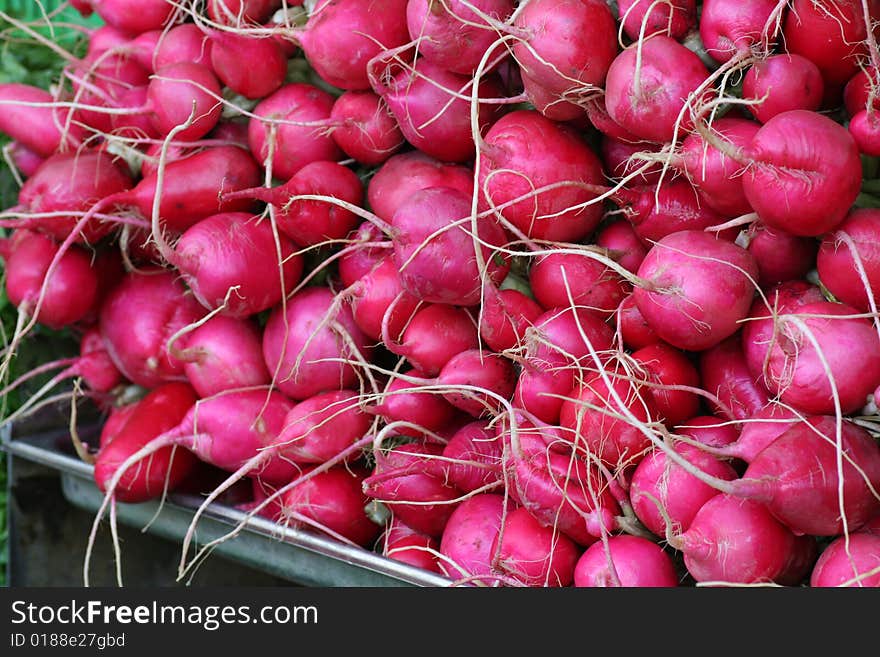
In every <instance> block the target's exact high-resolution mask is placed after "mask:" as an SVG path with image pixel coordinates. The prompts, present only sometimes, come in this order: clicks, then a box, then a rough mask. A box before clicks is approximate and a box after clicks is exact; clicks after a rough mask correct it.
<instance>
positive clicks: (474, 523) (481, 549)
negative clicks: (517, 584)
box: [440, 493, 509, 585]
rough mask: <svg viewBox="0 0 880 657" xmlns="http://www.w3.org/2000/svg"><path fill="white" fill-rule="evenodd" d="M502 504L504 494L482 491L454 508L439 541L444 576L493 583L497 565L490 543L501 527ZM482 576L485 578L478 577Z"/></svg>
mask: <svg viewBox="0 0 880 657" xmlns="http://www.w3.org/2000/svg"><path fill="white" fill-rule="evenodd" d="M505 506H507V501H506V500H505V498H504V496H503V495H496V494H494V493H481V494H479V495H474V496H473V497H469V498H468V499H466V500H464V501H463V502H462V503H461V504H459V505H458V506H457V507H456V509H455V510H454V511H453V512H452V514H451V515H450V516H449V521H448V522H447V523H446V527H445V528H444V529H443V535H442V538H441V540H440V553H441V555H442V557H441V559H440V568H441V569H442V570H443V572H444V573H445V574H446V576H447V577H451V578H452V579H453V580H457V579H462V578H471V577H472V578H474V581H476V582H482V583H483V584H485V585H491V584H493V583H494V577H493V576H494V575H495V573H496V572H497V568H496V552H495V551H494V550H493V545H494V541H495V539H496V538H497V536H498V534H499V533H500V532H501V529H502V523H503V521H504V518H505ZM507 513H508V517H509V511H507ZM481 576H482V577H485V579H482V580H481V579H480V577H481Z"/></svg>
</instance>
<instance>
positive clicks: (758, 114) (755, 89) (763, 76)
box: [743, 53, 824, 123]
mask: <svg viewBox="0 0 880 657" xmlns="http://www.w3.org/2000/svg"><path fill="white" fill-rule="evenodd" d="M823 91H824V82H823V80H822V73H821V72H820V71H819V67H817V66H816V65H815V64H814V63H813V62H811V61H810V60H809V59H807V58H806V57H802V56H801V55H795V54H789V53H783V54H779V55H772V56H770V57H768V58H767V59H765V60H763V61H760V62H756V63H755V64H753V65H752V67H751V68H750V69H749V70H748V72H747V73H746V76H745V78H743V98H745V99H747V100H752V101H755V102H754V104H750V105H748V108H749V111H750V112H751V113H752V115H753V116H754V117H755V118H756V119H758V121H760V122H761V123H766V122H767V121H769V120H770V119H772V118H773V117H774V116H776V115H777V114H780V113H782V112H787V111H789V110H794V109H804V110H812V111H816V110H818V109H819V108H820V107H821V105H822V94H823Z"/></svg>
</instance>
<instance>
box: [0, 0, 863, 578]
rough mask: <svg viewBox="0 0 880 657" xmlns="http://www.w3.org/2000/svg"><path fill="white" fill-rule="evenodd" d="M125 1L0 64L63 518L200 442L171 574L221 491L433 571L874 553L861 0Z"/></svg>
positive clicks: (770, 563)
mask: <svg viewBox="0 0 880 657" xmlns="http://www.w3.org/2000/svg"><path fill="white" fill-rule="evenodd" d="M140 5H142V6H141V7H139V8H138V10H134V9H129V8H128V5H127V4H126V3H124V2H118V1H116V0H113V1H111V0H104V1H102V2H98V1H97V0H93V1H91V2H77V3H75V6H76V7H78V8H80V10H81V11H83V12H91V11H94V12H96V13H97V14H98V15H99V16H100V17H101V18H103V19H104V21H105V22H106V23H107V25H106V26H105V27H103V28H101V29H99V30H95V31H92V32H91V33H89V35H88V44H87V50H86V52H85V53H63V52H59V55H61V56H63V58H64V64H65V69H64V75H63V77H62V78H61V79H60V80H58V83H57V85H55V86H53V88H52V89H51V91H50V90H48V89H47V90H43V89H38V88H36V87H31V86H28V85H21V84H6V85H0V105H2V106H3V110H2V111H0V131H2V132H3V133H4V134H6V135H8V137H9V138H10V139H11V140H13V143H12V145H11V146H10V147H9V148H8V149H6V152H7V153H8V155H9V157H8V158H6V159H7V161H8V162H10V163H11V164H12V165H14V166H15V167H16V168H15V174H16V176H18V178H19V180H20V182H21V188H20V192H19V196H18V200H17V202H16V203H13V204H10V206H9V207H8V208H6V209H5V210H4V212H3V213H2V215H0V225H2V227H3V229H4V230H5V231H7V232H9V231H11V234H10V235H4V237H3V239H2V240H0V256H2V259H3V261H4V263H5V267H6V279H5V282H6V291H7V294H8V297H9V299H10V301H11V302H12V303H13V304H14V305H15V306H16V307H17V310H18V323H17V325H16V330H15V332H14V335H13V336H12V338H11V340H10V342H9V345H8V347H7V348H6V350H5V351H4V353H3V359H2V361H0V363H2V370H0V374H3V375H4V377H5V376H6V374H7V373H8V370H9V365H10V363H11V362H12V359H13V358H14V356H15V352H16V350H17V347H18V346H19V345H20V344H21V342H22V341H23V340H26V339H28V336H29V333H30V331H31V330H33V328H34V327H35V326H37V325H43V326H46V327H49V328H51V329H54V330H63V331H68V332H71V333H73V334H75V335H76V336H77V337H81V338H82V349H81V353H80V354H79V355H78V356H76V357H71V358H70V359H63V360H60V361H53V362H47V363H43V364H41V365H40V366H38V367H35V368H33V370H32V371H31V372H27V373H25V374H24V375H23V376H21V377H19V378H18V379H17V380H13V381H10V382H6V383H5V384H4V385H5V388H4V390H3V393H4V394H5V392H7V391H10V390H12V389H14V388H17V387H19V386H21V385H22V384H24V383H25V382H27V381H30V380H31V379H34V378H36V377H38V376H40V375H41V374H45V373H47V372H49V371H52V370H58V372H57V373H56V374H55V376H54V378H52V379H51V380H50V381H49V382H48V383H46V384H45V385H43V386H42V388H41V389H40V390H39V391H38V393H37V394H36V395H34V397H33V398H32V399H31V400H29V401H28V402H27V403H26V404H25V405H24V407H23V409H22V410H20V411H19V412H18V413H17V414H16V415H14V416H12V417H11V418H8V419H7V421H9V420H11V419H17V418H18V417H21V416H22V415H24V414H26V413H28V412H34V409H36V408H39V407H40V403H41V400H42V399H43V396H44V395H45V394H46V392H47V391H48V390H50V389H52V388H53V387H54V386H56V385H59V384H60V382H61V381H63V380H65V379H67V378H71V377H78V378H80V379H82V381H83V383H84V386H85V390H83V391H80V392H79V394H81V395H84V396H87V397H89V398H91V399H93V400H94V401H96V402H98V403H99V405H100V407H101V409H102V410H103V411H104V412H106V413H108V418H107V425H106V426H107V427H108V428H107V431H106V439H105V440H103V441H102V444H101V446H100V450H99V451H98V452H97V455H88V454H87V453H85V452H82V451H81V453H82V454H83V455H84V456H88V457H89V458H97V462H96V468H95V473H96V481H97V482H98V483H99V485H100V487H101V489H102V490H103V491H104V492H105V495H106V498H105V504H104V505H103V507H102V509H101V512H100V513H99V514H98V515H97V516H96V518H95V525H94V532H93V535H92V537H91V540H94V538H95V536H96V534H97V530H98V528H99V527H100V524H101V522H102V519H103V514H104V511H105V510H107V509H110V514H111V524H113V525H114V527H115V518H116V515H115V514H116V508H117V506H116V505H117V504H124V503H128V502H131V501H142V500H145V499H150V498H156V497H161V496H163V495H165V494H166V493H173V490H174V489H175V487H176V486H178V485H183V484H181V482H182V481H183V480H184V479H185V477H187V476H189V475H187V472H189V471H191V470H194V469H193V464H198V463H200V462H202V463H206V464H209V465H210V466H211V467H212V468H214V470H213V471H214V472H215V473H217V472H221V473H224V474H223V475H222V476H220V478H219V479H217V480H216V481H213V483H212V484H211V486H212V489H211V490H209V491H204V492H205V493H206V494H205V496H204V498H203V500H202V502H201V505H200V507H199V508H198V510H197V511H196V513H195V514H194V516H193V519H192V523H191V525H190V527H189V529H188V531H187V533H186V536H185V537H184V540H183V545H182V550H181V560H180V569H179V573H178V576H179V577H180V578H181V579H185V578H188V577H191V576H192V575H193V573H194V572H195V569H196V567H197V566H198V565H199V563H200V562H201V560H202V559H204V558H205V557H206V556H207V555H208V554H210V551H211V549H212V548H213V547H214V546H215V545H217V544H218V543H219V542H221V541H223V540H226V538H228V537H220V538H218V539H215V540H214V541H212V542H210V543H207V544H204V545H201V544H198V542H197V540H196V539H197V529H198V526H199V521H200V519H201V517H202V516H203V514H204V513H205V512H206V511H208V510H209V509H210V508H211V506H212V505H213V504H216V503H219V501H220V500H222V499H224V498H223V496H224V495H225V494H227V493H228V492H229V491H230V490H236V491H238V490H244V491H253V497H252V499H251V500H250V501H248V502H246V503H244V504H242V505H241V508H242V509H246V510H247V512H248V514H259V515H261V516H263V517H265V518H269V519H271V520H273V521H275V522H278V523H281V524H284V525H287V526H291V527H294V528H296V529H298V530H302V531H307V532H317V533H319V534H321V535H322V536H324V537H328V538H329V539H331V540H336V541H339V542H340V543H342V544H345V545H347V547H348V548H349V549H357V550H372V551H375V552H378V553H381V554H384V555H385V556H387V557H388V558H389V559H392V560H397V561H400V562H403V563H407V564H410V565H415V566H417V567H421V568H424V569H425V570H426V571H430V572H433V573H441V574H443V575H444V576H446V577H447V578H449V580H450V583H452V584H456V585H462V586H464V585H467V586H493V587H494V586H547V587H551V586H552V587H559V586H679V585H684V586H695V585H710V584H711V585H714V586H723V585H743V584H748V585H774V586H776V585H782V586H809V585H812V586H829V585H834V586H837V585H843V586H877V585H878V578H877V574H876V573H877V564H876V552H877V542H876V540H875V539H876V531H875V529H876V527H875V525H876V524H877V518H878V516H880V444H878V437H880V414H878V411H877V406H878V403H880V401H878V400H877V399H875V395H876V394H878V392H877V391H878V390H880V315H878V295H880V292H878V288H880V273H878V272H880V267H878V262H880V256H878V254H877V252H876V250H877V247H876V246H875V242H876V241H877V240H876V236H877V235H878V227H880V215H878V214H877V213H878V210H877V208H880V194H878V195H877V196H875V194H876V193H878V192H880V177H878V178H876V179H875V177H876V176H878V175H880V161H878V160H877V159H876V156H878V155H880V127H878V126H880V120H878V119H877V118H876V116H875V112H876V111H877V109H878V108H880V103H878V102H876V101H875V95H876V89H877V86H878V82H880V77H878V75H880V74H878V71H880V49H878V46H877V43H876V40H875V37H874V30H873V29H872V28H871V26H872V25H873V24H874V22H876V20H877V19H880V5H878V3H876V2H874V1H873V0H870V1H869V0H821V1H811V2H800V1H799V0H795V2H793V3H787V2H784V1H780V0H750V1H749V2H732V1H730V0H713V1H712V2H710V1H709V0H705V1H704V2H687V1H683V0H681V1H679V0H676V1H674V2H649V1H648V0H635V1H627V2H623V1H621V2H618V3H616V7H615V9H616V13H615V11H614V10H612V9H609V6H608V4H607V3H603V2H599V1H598V0H530V1H528V2H526V1H516V0H468V1H465V0H433V1H431V2H427V1H425V0H409V1H406V0H394V1H393V2H382V3H379V2H363V1H362V0H313V1H307V2H284V3H282V2H280V1H275V0H212V1H211V2H207V3H202V2H172V1H171V0H167V1H166V0H150V2H143V3H140ZM43 20H45V19H43ZM25 34H27V35H28V36H29V37H30V38H36V37H39V34H40V33H39V32H38V31H34V30H31V31H29V32H25ZM35 35H36V37H35ZM820 43H821V44H822V46H821V48H820V47H818V46H817V45H816V44H820ZM47 45H49V46H51V47H53V49H54V50H56V51H58V50H59V48H58V46H57V45H56V44H47ZM257 60H258V61H259V62H260V65H259V66H255V65H254V62H255V61H257ZM740 82H741V84H740ZM131 384H134V385H136V386H139V387H140V388H141V389H142V393H143V394H144V395H145V396H144V397H143V399H142V400H141V401H139V402H137V404H136V405H126V406H120V403H121V400H123V399H125V396H124V394H123V391H124V390H125V389H126V387H127V386H130V385H131ZM77 390H79V387H77ZM165 407H168V410H167V411H163V410H161V409H164V408H165ZM156 409H160V410H156ZM172 457H173V458H172ZM193 476H194V475H193ZM249 494H250V493H249ZM240 529H241V528H240V527H236V528H235V529H234V530H233V532H231V533H230V535H232V534H234V533H235V532H237V531H240ZM756 546H760V549H756ZM85 574H86V578H88V563H87V564H86V571H85ZM121 575H122V567H121V565H119V569H118V576H119V579H120V582H121Z"/></svg>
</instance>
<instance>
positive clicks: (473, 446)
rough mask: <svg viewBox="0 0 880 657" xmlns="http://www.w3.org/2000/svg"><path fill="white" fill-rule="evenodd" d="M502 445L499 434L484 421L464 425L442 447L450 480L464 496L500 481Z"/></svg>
mask: <svg viewBox="0 0 880 657" xmlns="http://www.w3.org/2000/svg"><path fill="white" fill-rule="evenodd" d="M503 447H504V446H503V444H502V441H501V438H500V437H499V435H498V431H497V430H496V429H494V428H492V427H491V426H490V425H489V423H488V422H487V421H485V420H476V421H474V422H470V423H468V424H466V425H464V426H463V427H462V428H461V429H459V430H458V431H456V432H455V434H453V436H452V438H450V439H449V442H448V443H446V446H445V447H444V448H443V456H444V457H445V458H447V459H450V461H449V464H448V466H447V467H448V469H449V480H450V481H451V482H452V483H453V484H455V486H456V487H457V488H458V489H459V490H462V491H464V492H466V493H472V492H474V491H478V490H481V489H484V487H486V486H489V485H491V484H495V483H499V484H500V483H501V482H502V474H501V460H502V457H503V453H502V450H503Z"/></svg>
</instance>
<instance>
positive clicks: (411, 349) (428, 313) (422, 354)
mask: <svg viewBox="0 0 880 657" xmlns="http://www.w3.org/2000/svg"><path fill="white" fill-rule="evenodd" d="M387 318H388V313H386V319H387ZM402 319H404V318H402ZM383 342H384V344H385V346H386V347H387V348H388V349H389V350H390V351H391V352H392V353H395V354H397V355H398V356H403V357H404V358H406V359H407V360H408V361H409V362H410V363H411V364H412V365H413V367H417V368H418V369H419V370H421V371H422V372H424V373H425V374H427V375H429V376H434V375H435V374H437V373H439V372H440V370H441V369H443V366H444V365H446V363H448V362H449V360H450V359H451V358H452V357H453V356H455V355H456V354H459V353H461V352H462V351H465V350H466V349H475V348H476V347H477V345H478V338H477V329H476V326H475V324H474V320H473V318H472V317H471V315H470V314H469V313H468V312H467V311H466V310H464V309H463V308H457V307H455V306H448V305H445V304H427V305H425V306H424V307H423V308H422V309H420V310H418V311H417V312H415V314H413V315H412V318H411V319H410V320H409V321H408V322H407V323H406V326H405V328H404V330H403V333H402V334H401V335H400V336H399V337H398V336H393V335H389V336H388V337H387V338H386V337H385V334H384V333H383Z"/></svg>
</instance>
